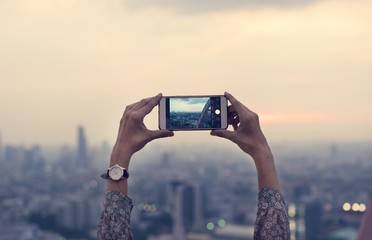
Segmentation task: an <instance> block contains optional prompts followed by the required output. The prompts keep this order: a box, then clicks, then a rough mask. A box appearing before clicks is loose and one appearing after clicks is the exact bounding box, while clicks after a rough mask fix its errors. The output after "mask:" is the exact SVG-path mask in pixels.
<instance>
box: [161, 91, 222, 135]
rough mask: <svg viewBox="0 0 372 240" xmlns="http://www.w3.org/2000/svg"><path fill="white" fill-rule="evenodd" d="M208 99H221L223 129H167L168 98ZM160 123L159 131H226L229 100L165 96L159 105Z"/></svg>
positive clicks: (199, 96) (198, 96)
mask: <svg viewBox="0 0 372 240" xmlns="http://www.w3.org/2000/svg"><path fill="white" fill-rule="evenodd" d="M207 97H209V98H210V97H219V98H220V103H221V109H220V110H221V114H220V116H221V127H220V128H169V129H168V128H167V126H166V124H167V116H166V98H207ZM158 118H159V120H158V122H159V129H161V130H171V131H201V130H216V129H226V128H227V126H228V124H227V98H226V96H225V95H181V96H163V97H162V98H161V99H160V101H159V104H158Z"/></svg>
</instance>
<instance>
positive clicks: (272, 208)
mask: <svg viewBox="0 0 372 240" xmlns="http://www.w3.org/2000/svg"><path fill="white" fill-rule="evenodd" d="M254 239H255V240H266V239H273V240H287V239H290V231H289V220H288V215H287V211H286V208H285V202H284V197H283V196H282V195H281V194H280V192H279V191H278V190H275V189H271V188H263V189H261V190H260V192H259V193H258V210H257V218H256V224H255V230H254Z"/></svg>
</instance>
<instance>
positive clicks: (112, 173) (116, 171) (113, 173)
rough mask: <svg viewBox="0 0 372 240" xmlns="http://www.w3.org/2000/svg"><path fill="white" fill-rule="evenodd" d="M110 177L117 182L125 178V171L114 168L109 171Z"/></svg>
mask: <svg viewBox="0 0 372 240" xmlns="http://www.w3.org/2000/svg"><path fill="white" fill-rule="evenodd" d="M109 175H110V178H111V179H112V180H115V181H117V180H119V179H120V178H121V177H122V176H123V169H121V168H120V167H117V166H114V167H112V168H111V170H110V171H109Z"/></svg>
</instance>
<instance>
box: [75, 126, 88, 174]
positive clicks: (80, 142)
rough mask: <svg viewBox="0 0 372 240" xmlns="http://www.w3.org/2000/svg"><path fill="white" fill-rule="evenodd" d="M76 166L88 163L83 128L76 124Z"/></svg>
mask: <svg viewBox="0 0 372 240" xmlns="http://www.w3.org/2000/svg"><path fill="white" fill-rule="evenodd" d="M77 130H78V131H77V157H76V165H77V167H84V166H87V165H89V159H88V149H87V139H86V137H85V129H84V127H83V126H78V129H77Z"/></svg>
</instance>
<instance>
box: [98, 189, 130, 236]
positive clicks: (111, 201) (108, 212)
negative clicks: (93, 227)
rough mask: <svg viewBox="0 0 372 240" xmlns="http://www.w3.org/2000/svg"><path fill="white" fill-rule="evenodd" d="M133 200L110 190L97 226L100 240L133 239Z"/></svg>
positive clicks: (106, 195)
mask: <svg viewBox="0 0 372 240" xmlns="http://www.w3.org/2000/svg"><path fill="white" fill-rule="evenodd" d="M132 208H133V205H132V200H131V199H130V198H129V197H128V196H126V195H124V194H122V193H120V192H115V191H108V192H106V194H105V199H104V202H103V212H102V215H101V218H100V220H99V223H98V227H97V239H98V240H108V239H115V240H119V239H120V240H131V239H133V236H132V230H131V228H130V213H131V211H132Z"/></svg>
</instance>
